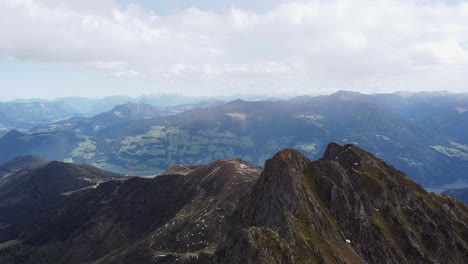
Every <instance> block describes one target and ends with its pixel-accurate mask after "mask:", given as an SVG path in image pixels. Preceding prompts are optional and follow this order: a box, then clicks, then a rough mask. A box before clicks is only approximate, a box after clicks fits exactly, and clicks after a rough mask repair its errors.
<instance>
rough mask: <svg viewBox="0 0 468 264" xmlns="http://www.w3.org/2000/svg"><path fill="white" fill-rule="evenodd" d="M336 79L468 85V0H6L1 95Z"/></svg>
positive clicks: (387, 88) (285, 90)
mask: <svg viewBox="0 0 468 264" xmlns="http://www.w3.org/2000/svg"><path fill="white" fill-rule="evenodd" d="M337 90H353V91H359V92H363V93H382V92H393V91H442V90H445V91H450V92H468V1H456V0H452V1H431V0H405V1H399V0H382V1H380V0H329V1H324V0H322V1H301V0H298V1H284V0H256V1H252V0H239V1H227V0H216V1H213V0H199V1H188V0H171V1H167V0H138V1H137V0H135V1H131V0H80V1H76V0H1V1H0V100H12V99H16V98H48V99H53V98H57V97H66V96H83V97H104V96H109V95H129V96H138V95H142V94H157V93H181V94H186V95H232V94H268V95H270V94H272V95H276V94H290V95H299V94H327V93H332V92H334V91H337Z"/></svg>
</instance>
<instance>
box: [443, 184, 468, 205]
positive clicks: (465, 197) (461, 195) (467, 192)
mask: <svg viewBox="0 0 468 264" xmlns="http://www.w3.org/2000/svg"><path fill="white" fill-rule="evenodd" d="M443 194H446V195H450V196H453V197H455V198H458V199H460V200H462V201H464V202H465V203H466V204H468V187H466V188H458V189H448V190H446V191H444V192H443Z"/></svg>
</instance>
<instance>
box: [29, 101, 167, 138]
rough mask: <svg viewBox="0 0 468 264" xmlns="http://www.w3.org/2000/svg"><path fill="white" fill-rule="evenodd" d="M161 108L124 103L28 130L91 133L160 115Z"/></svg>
mask: <svg viewBox="0 0 468 264" xmlns="http://www.w3.org/2000/svg"><path fill="white" fill-rule="evenodd" d="M162 113H164V111H163V110H161V109H158V108H155V107H153V106H151V105H148V104H135V103H125V104H122V105H118V106H116V107H114V108H113V109H112V110H110V111H107V112H104V113H101V114H98V115H96V116H93V117H73V118H70V119H66V120H63V121H58V122H55V123H51V124H48V125H47V126H39V127H35V128H32V129H30V132H53V131H74V132H77V133H80V134H85V135H92V134H94V133H96V132H97V131H99V130H102V129H104V128H106V127H110V126H113V125H116V124H120V123H124V122H126V121H130V120H138V119H148V118H153V117H158V116H162V115H163V114H162Z"/></svg>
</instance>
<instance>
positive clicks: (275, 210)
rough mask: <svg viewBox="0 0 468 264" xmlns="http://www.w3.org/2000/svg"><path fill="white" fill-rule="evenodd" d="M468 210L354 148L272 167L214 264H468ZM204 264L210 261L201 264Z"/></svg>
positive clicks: (284, 157)
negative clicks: (317, 158)
mask: <svg viewBox="0 0 468 264" xmlns="http://www.w3.org/2000/svg"><path fill="white" fill-rule="evenodd" d="M467 224H468V208H467V207H466V205H465V204H463V203H462V202H461V201H458V200H455V199H452V198H449V197H446V196H439V195H435V194H433V193H427V192H426V191H424V189H422V188H421V187H420V186H418V185H417V184H416V183H414V182H413V181H411V180H410V179H409V178H407V177H406V176H405V175H403V174H401V173H400V172H399V171H397V170H395V169H394V168H393V167H391V166H389V165H388V164H386V163H385V162H383V161H381V160H379V159H377V158H376V157H375V156H374V155H372V154H370V153H367V152H365V151H364V150H362V149H360V148H357V147H356V146H353V145H345V146H340V145H338V144H335V143H332V144H330V145H329V146H328V148H327V150H326V152H325V154H324V157H323V159H321V160H318V161H312V162H310V161H309V160H308V159H307V158H306V157H304V156H303V155H302V154H300V153H299V152H297V151H295V150H284V151H281V152H279V153H278V154H276V155H275V156H274V157H273V158H272V159H271V160H268V161H267V163H266V165H265V171H264V172H263V173H262V175H261V177H260V179H259V180H258V182H257V184H256V185H255V186H254V188H253V191H252V193H251V194H250V196H248V197H246V198H245V200H243V201H242V202H241V203H240V206H239V209H238V210H237V211H236V213H235V214H234V216H233V217H232V219H231V220H230V227H231V229H230V231H229V233H228V234H227V237H226V239H225V240H224V241H223V242H222V243H221V244H220V246H219V247H218V250H217V252H216V254H215V256H214V257H213V258H212V260H211V262H212V263H466V262H467V261H468V254H467V253H468V226H467ZM200 263H202V262H200Z"/></svg>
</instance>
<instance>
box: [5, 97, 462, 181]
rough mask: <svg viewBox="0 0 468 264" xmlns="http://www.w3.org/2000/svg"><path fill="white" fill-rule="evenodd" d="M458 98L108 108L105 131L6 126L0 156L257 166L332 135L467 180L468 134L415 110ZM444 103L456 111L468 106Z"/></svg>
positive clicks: (136, 167) (424, 172)
mask: <svg viewBox="0 0 468 264" xmlns="http://www.w3.org/2000/svg"><path fill="white" fill-rule="evenodd" d="M431 98H432V99H431ZM441 98H442V99H441ZM450 98H452V99H450ZM463 98H464V97H463V96H461V95H460V96H458V98H455V96H454V95H452V94H448V95H446V94H438V93H437V94H433V96H432V97H431V96H428V95H427V94H423V95H418V94H414V95H411V96H409V95H404V96H403V95H401V94H389V95H363V94H359V93H352V92H338V93H336V94H333V95H330V96H317V97H308V96H304V97H297V98H293V99H290V100H287V101H258V102H246V101H242V100H236V101H232V102H229V103H226V104H223V105H217V104H215V105H214V106H208V107H204V108H194V109H190V110H187V111H184V112H182V113H179V114H176V115H172V116H164V117H158V118H150V119H144V120H134V121H129V122H125V123H121V124H117V125H113V126H111V125H109V124H113V123H112V122H110V121H112V120H113V119H112V118H114V117H115V114H112V113H113V112H112V111H111V112H109V113H107V115H110V116H111V117H112V118H111V117H106V118H103V119H102V120H103V122H107V121H109V122H107V123H108V126H107V127H105V126H104V128H103V129H98V130H95V129H94V128H95V127H96V126H95V124H96V123H92V122H91V123H90V124H91V125H90V126H89V127H88V128H87V129H83V130H76V131H55V130H53V131H50V132H47V133H45V132H44V133H32V134H27V135H26V134H21V133H17V132H14V133H9V134H7V135H5V136H4V137H3V138H1V139H0V148H1V149H3V150H4V151H3V153H0V160H6V159H8V158H11V157H14V156H17V155H21V154H29V153H32V154H39V155H41V156H44V157H46V158H48V159H59V160H67V161H75V162H82V163H90V164H96V165H98V166H100V167H102V168H106V169H109V170H113V171H116V172H122V173H125V174H127V173H130V174H133V173H135V174H155V173H159V172H161V171H164V170H165V169H166V168H168V167H170V166H173V165H175V164H179V163H185V164H203V163H207V162H210V161H211V160H213V159H217V158H226V157H241V158H242V159H244V160H247V161H249V162H252V163H254V164H258V165H261V164H263V162H264V161H265V160H266V159H267V158H268V157H270V156H272V155H273V154H274V153H275V152H277V151H278V150H280V149H282V148H286V147H293V148H297V149H299V150H301V151H302V152H303V153H304V154H306V155H307V157H309V158H317V157H319V156H320V155H321V154H322V153H323V150H324V148H325V145H324V142H329V141H337V142H341V143H356V144H359V146H362V147H365V148H367V149H369V150H371V151H373V152H374V153H376V155H377V156H378V157H381V158H384V159H386V160H388V161H389V162H391V163H392V164H394V165H395V166H396V167H397V168H398V169H400V170H402V171H404V172H406V173H408V174H409V175H411V176H412V177H413V178H414V179H415V180H416V181H417V182H419V183H421V184H423V185H424V186H426V187H428V186H430V187H439V186H441V185H443V184H446V183H452V182H457V181H468V175H467V171H468V142H467V141H464V137H463V136H456V135H455V134H450V133H448V132H447V133H446V132H444V130H440V129H437V128H436V127H435V125H431V124H432V123H431V122H430V121H428V120H429V119H428V118H429V117H428V116H425V115H424V114H421V113H419V112H424V111H428V109H432V110H431V111H433V112H437V111H436V110H437V109H438V106H437V105H441V102H451V103H450V104H451V105H452V106H453V105H458V106H460V107H461V108H463V107H464V105H465V101H464V100H465V99H463ZM424 100H426V101H427V102H426V101H424ZM431 100H432V101H431ZM420 101H424V102H426V103H424V107H423V106H421V107H418V104H416V103H415V102H420ZM429 102H430V103H429ZM445 104H446V105H449V103H445ZM446 108H447V109H452V111H453V112H454V113H456V114H457V115H460V116H461V118H464V116H465V115H466V113H467V112H463V111H461V110H460V108H456V107H455V108H453V107H452V108H450V107H448V106H447V107H446ZM105 115H106V114H104V116H105ZM457 115H441V118H440V121H439V123H445V124H446V125H447V127H450V128H451V129H450V131H456V129H455V127H457V126H459V127H460V129H461V131H464V129H466V127H465V126H464V125H463V123H460V124H456V122H454V121H453V119H456V118H458V117H459V116H457ZM106 120H107V121H106ZM457 120H458V119H457ZM78 121H80V122H81V121H82V120H78ZM78 124H80V123H79V122H78ZM71 127H73V126H71ZM462 134H463V133H462ZM462 134H461V135H462ZM13 146H15V147H13Z"/></svg>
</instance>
